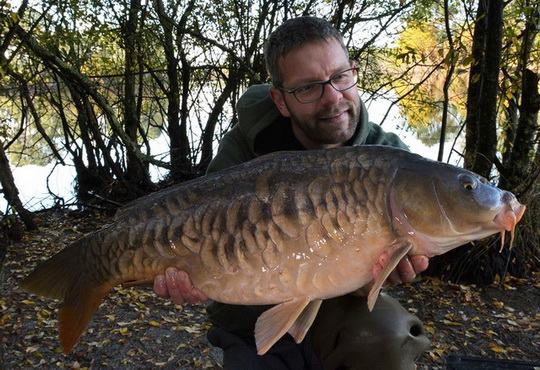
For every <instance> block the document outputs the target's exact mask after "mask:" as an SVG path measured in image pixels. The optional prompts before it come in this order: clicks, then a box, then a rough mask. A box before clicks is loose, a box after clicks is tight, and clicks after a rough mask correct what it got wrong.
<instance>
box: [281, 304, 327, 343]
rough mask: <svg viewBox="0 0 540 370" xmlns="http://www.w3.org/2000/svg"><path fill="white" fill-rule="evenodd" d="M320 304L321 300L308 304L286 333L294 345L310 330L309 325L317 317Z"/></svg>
mask: <svg viewBox="0 0 540 370" xmlns="http://www.w3.org/2000/svg"><path fill="white" fill-rule="evenodd" d="M321 303H322V299H316V300H314V301H311V302H309V304H308V305H307V307H306V308H304V310H303V311H302V313H301V314H300V316H298V318H297V319H296V321H295V322H294V323H293V325H292V326H291V328H290V329H289V330H288V333H289V334H290V335H292V337H293V338H294V340H295V342H296V343H300V342H302V341H303V340H304V337H305V336H306V333H307V332H308V330H309V328H311V324H313V321H315V317H317V313H318V312H319V308H320V307H321Z"/></svg>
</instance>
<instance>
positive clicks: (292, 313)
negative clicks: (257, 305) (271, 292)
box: [255, 297, 311, 355]
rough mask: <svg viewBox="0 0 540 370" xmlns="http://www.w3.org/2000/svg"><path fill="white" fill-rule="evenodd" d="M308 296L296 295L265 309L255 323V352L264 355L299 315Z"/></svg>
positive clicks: (307, 302)
mask: <svg viewBox="0 0 540 370" xmlns="http://www.w3.org/2000/svg"><path fill="white" fill-rule="evenodd" d="M310 301H311V300H310V298H309V297H298V298H294V299H293V300H291V301H287V302H283V303H281V304H278V305H277V306H274V307H272V308H270V309H269V310H266V311H265V312H263V314H262V315H261V316H259V318H258V319H257V323H256V324H255V343H256V344H257V353H258V354H259V355H264V354H265V353H266V352H267V351H268V350H269V349H270V348H271V347H272V346H273V345H274V343H276V342H277V341H278V340H279V339H280V338H281V337H282V336H283V334H285V333H286V332H287V331H288V330H289V328H290V327H291V326H292V325H293V324H294V322H295V321H296V319H297V318H298V317H299V316H300V314H301V313H302V311H304V308H306V306H308V304H309V302H310Z"/></svg>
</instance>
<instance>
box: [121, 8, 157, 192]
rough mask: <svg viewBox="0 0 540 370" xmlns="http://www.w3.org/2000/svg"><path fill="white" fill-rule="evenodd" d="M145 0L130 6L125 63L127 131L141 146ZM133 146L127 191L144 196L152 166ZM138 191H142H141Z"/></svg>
mask: <svg viewBox="0 0 540 370" xmlns="http://www.w3.org/2000/svg"><path fill="white" fill-rule="evenodd" d="M140 13H141V1H140V0H131V1H130V7H129V9H128V17H127V22H126V24H125V25H124V27H123V37H124V40H123V41H124V48H125V49H124V51H125V66H124V80H125V83H124V130H125V132H126V135H127V136H128V137H129V140H130V141H131V142H132V143H134V145H137V143H138V132H139V122H140V120H139V117H138V114H137V98H136V76H137V73H136V66H137V64H138V57H137V50H138V48H137V45H138V43H139V42H140V40H139V38H140V32H139V27H138V23H139V17H140ZM132 149H133V148H131V147H129V146H127V147H126V157H127V159H126V180H127V184H126V185H127V189H126V190H127V191H128V193H132V191H135V194H133V195H142V194H143V193H144V192H146V191H148V190H149V189H150V188H151V181H150V175H149V172H148V166H147V164H145V163H144V162H143V161H142V160H141V158H139V156H137V153H136V152H135V151H134V150H132ZM137 193H138V194H137Z"/></svg>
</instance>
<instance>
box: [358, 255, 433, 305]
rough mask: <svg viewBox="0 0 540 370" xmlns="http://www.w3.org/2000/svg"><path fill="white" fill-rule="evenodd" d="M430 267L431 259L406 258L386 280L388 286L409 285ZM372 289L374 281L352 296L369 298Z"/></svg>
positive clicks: (420, 256) (421, 256)
mask: <svg viewBox="0 0 540 370" xmlns="http://www.w3.org/2000/svg"><path fill="white" fill-rule="evenodd" d="M428 265H429V258H427V257H426V256H423V255H417V256H411V257H409V256H405V257H403V259H402V260H401V261H399V263H398V265H397V266H396V268H395V269H394V271H392V272H391V273H390V275H389V276H388V278H387V279H386V284H389V285H398V284H401V283H408V282H409V281H412V280H413V279H414V278H415V277H416V275H417V274H419V273H421V272H422V271H424V270H426V269H427V268H428ZM372 287H373V281H372V282H370V283H369V284H366V285H364V286H363V287H361V288H360V289H358V290H357V291H355V292H353V293H351V294H352V295H355V296H358V297H367V296H368V294H369V291H370V290H371V288H372Z"/></svg>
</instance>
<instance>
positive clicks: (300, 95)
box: [294, 83, 324, 103]
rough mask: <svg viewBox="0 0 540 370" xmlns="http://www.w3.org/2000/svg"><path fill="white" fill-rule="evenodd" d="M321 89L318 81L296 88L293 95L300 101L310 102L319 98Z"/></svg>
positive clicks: (321, 86) (322, 87)
mask: <svg viewBox="0 0 540 370" xmlns="http://www.w3.org/2000/svg"><path fill="white" fill-rule="evenodd" d="M323 89H324V86H323V85H322V84H320V83H313V84H307V85H304V86H301V87H299V88H298V89H296V90H295V91H294V95H296V99H298V101H299V102H300V103H310V102H312V101H315V100H318V99H320V98H321V96H322V91H323Z"/></svg>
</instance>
